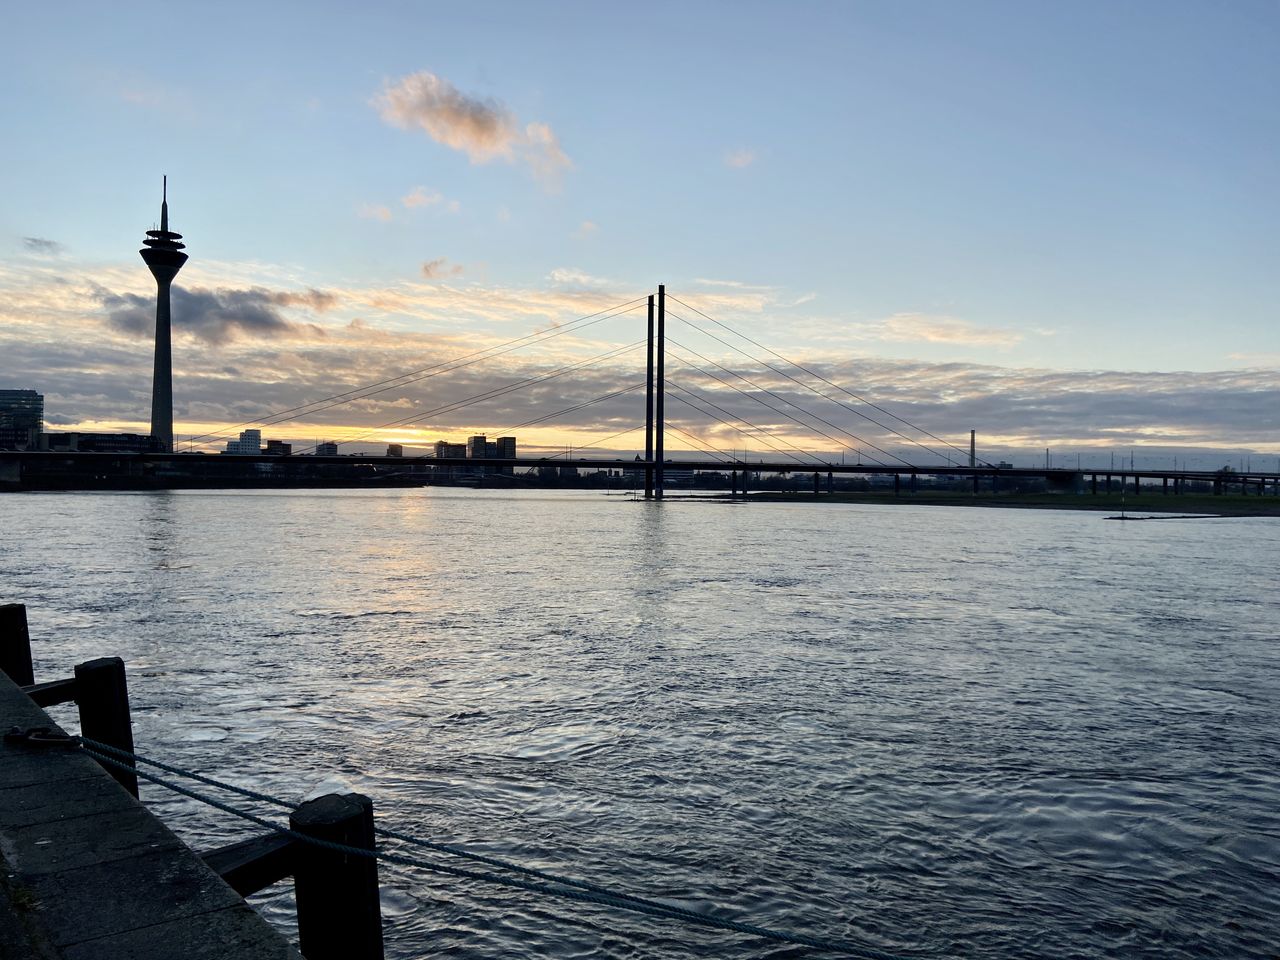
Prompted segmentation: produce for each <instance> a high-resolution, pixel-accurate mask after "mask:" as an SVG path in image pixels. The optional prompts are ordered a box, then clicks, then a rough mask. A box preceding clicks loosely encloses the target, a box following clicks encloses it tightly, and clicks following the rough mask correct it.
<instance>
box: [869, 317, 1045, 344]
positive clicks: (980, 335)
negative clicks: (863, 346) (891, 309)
mask: <svg viewBox="0 0 1280 960" xmlns="http://www.w3.org/2000/svg"><path fill="white" fill-rule="evenodd" d="M877 330H878V339H881V340H895V341H899V342H906V343H912V342H921V341H923V342H926V343H952V344H966V345H980V346H992V347H1011V346H1013V345H1014V344H1016V343H1019V342H1020V341H1021V340H1022V334H1020V333H1018V332H1017V331H1015V330H1002V329H999V328H997V327H979V326H977V325H975V324H972V323H969V322H968V321H967V320H960V319H958V318H956V317H948V316H931V315H929V314H923V313H895V314H894V315H893V316H891V317H889V318H888V319H886V320H883V321H881V322H880V323H879V324H878V325H877Z"/></svg>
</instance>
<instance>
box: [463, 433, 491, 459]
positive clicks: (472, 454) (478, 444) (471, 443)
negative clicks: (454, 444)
mask: <svg viewBox="0 0 1280 960" xmlns="http://www.w3.org/2000/svg"><path fill="white" fill-rule="evenodd" d="M488 446H489V441H488V439H487V438H486V437H485V435H484V434H483V433H482V434H480V435H479V436H475V437H467V459H468V460H479V459H481V458H483V457H486V456H488Z"/></svg>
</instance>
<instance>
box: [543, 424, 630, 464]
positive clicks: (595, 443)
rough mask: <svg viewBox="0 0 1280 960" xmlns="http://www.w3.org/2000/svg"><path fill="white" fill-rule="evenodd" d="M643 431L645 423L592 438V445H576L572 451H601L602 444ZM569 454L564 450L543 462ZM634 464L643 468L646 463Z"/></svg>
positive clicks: (628, 461) (625, 461) (628, 462)
mask: <svg viewBox="0 0 1280 960" xmlns="http://www.w3.org/2000/svg"><path fill="white" fill-rule="evenodd" d="M643 429H644V424H643V423H641V424H637V425H636V426H634V427H628V428H627V429H626V430H622V431H620V432H618V433H611V434H610V435H609V436H607V437H592V438H591V442H590V443H584V444H582V445H581V446H578V445H576V444H575V445H574V447H573V448H572V449H574V450H599V449H600V445H601V444H603V443H608V442H609V441H610V440H616V439H617V438H618V437H625V436H626V435H627V434H628V433H635V432H636V431H637V430H643ZM569 453H570V451H569V450H562V451H560V452H559V453H553V454H551V455H549V456H546V457H543V458H542V459H543V460H554V459H556V458H557V457H567V456H569ZM632 462H633V461H630V460H624V461H623V463H625V464H627V465H628V466H630V464H631V463H632ZM634 462H635V463H637V464H640V465H641V466H643V465H644V461H643V460H637V461H634Z"/></svg>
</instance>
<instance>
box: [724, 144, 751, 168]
mask: <svg viewBox="0 0 1280 960" xmlns="http://www.w3.org/2000/svg"><path fill="white" fill-rule="evenodd" d="M755 162H756V152H755V151H754V150H748V149H747V148H745V147H743V148H741V149H738V150H730V151H729V152H728V153H726V154H725V155H724V163H725V166H726V167H733V168H734V169H736V170H741V169H743V168H744V167H749V166H751V164H753V163H755Z"/></svg>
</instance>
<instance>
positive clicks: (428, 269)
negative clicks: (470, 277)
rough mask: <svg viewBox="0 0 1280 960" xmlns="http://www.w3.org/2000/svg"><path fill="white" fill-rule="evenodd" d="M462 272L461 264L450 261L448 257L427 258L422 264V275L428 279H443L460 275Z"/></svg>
mask: <svg viewBox="0 0 1280 960" xmlns="http://www.w3.org/2000/svg"><path fill="white" fill-rule="evenodd" d="M462 272H463V271H462V265H461V264H458V263H450V262H449V258H448V257H438V258H436V259H435V260H428V261H427V262H426V263H424V264H423V265H422V275H423V276H424V277H426V278H427V279H428V280H445V279H447V278H449V277H460V276H462Z"/></svg>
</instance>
